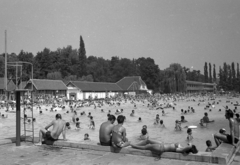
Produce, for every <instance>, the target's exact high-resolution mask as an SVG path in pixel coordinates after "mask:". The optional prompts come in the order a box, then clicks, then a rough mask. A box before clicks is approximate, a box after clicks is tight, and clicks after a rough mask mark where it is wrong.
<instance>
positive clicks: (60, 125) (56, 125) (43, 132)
mask: <svg viewBox="0 0 240 165" xmlns="http://www.w3.org/2000/svg"><path fill="white" fill-rule="evenodd" d="M51 126H53V128H52V131H48V128H49V127H51ZM61 133H62V135H63V140H66V122H65V121H64V120H62V116H61V114H56V120H53V121H52V122H51V123H50V124H48V125H47V126H46V127H45V129H40V131H39V143H37V144H36V145H42V144H43V142H42V139H44V143H45V144H48V145H52V144H53V143H54V141H56V140H58V137H59V136H60V134H61Z"/></svg>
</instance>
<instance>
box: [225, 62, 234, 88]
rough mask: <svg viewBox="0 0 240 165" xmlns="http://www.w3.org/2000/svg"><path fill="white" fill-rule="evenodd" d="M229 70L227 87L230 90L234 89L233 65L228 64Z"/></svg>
mask: <svg viewBox="0 0 240 165" xmlns="http://www.w3.org/2000/svg"><path fill="white" fill-rule="evenodd" d="M227 72H228V77H227V84H226V85H227V89H228V90H233V84H232V70H231V66H230V65H227Z"/></svg>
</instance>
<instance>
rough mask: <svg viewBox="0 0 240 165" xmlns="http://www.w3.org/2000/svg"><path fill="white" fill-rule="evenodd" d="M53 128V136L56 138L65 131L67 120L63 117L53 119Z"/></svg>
mask: <svg viewBox="0 0 240 165" xmlns="http://www.w3.org/2000/svg"><path fill="white" fill-rule="evenodd" d="M52 122H53V128H52V131H51V136H52V137H53V138H54V139H58V137H59V135H60V134H61V133H62V132H63V130H64V127H65V121H64V120H62V119H57V120H53V121H52Z"/></svg>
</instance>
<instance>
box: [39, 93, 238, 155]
mask: <svg viewBox="0 0 240 165" xmlns="http://www.w3.org/2000/svg"><path fill="white" fill-rule="evenodd" d="M175 99H176V100H177V99H178V98H175ZM148 101H149V102H150V103H152V105H151V106H155V107H157V103H156V98H155V99H154V98H151V99H148ZM119 104H120V103H119ZM173 110H175V108H173ZM189 110H190V112H191V113H195V112H194V111H195V110H194V109H193V108H192V107H191V108H190V109H189ZM102 111H103V110H102ZM73 112H74V111H73ZM121 112H123V110H121V111H116V113H115V114H117V115H118V116H117V118H116V117H115V116H114V115H113V114H111V113H108V120H107V121H106V122H103V123H102V124H101V125H100V129H99V142H100V145H102V146H112V147H114V148H119V149H120V148H123V147H128V146H131V147H132V148H135V149H140V150H151V151H153V152H157V153H160V154H161V153H163V152H179V153H193V154H196V153H198V149H197V148H196V146H195V145H193V144H192V143H191V142H192V139H193V136H192V129H191V128H188V129H187V134H188V135H187V141H189V143H188V145H187V146H185V147H183V146H181V145H180V144H179V143H172V144H167V143H164V142H160V141H158V142H157V141H154V140H151V139H150V138H149V136H148V133H147V126H146V125H144V126H143V128H142V130H141V133H142V135H141V136H140V139H141V141H140V142H139V143H132V142H131V141H129V140H128V138H127V133H126V128H125V127H124V126H123V124H124V122H125V120H126V117H125V116H124V115H122V113H121ZM190 112H189V113H190ZM134 113H135V112H134V110H133V111H132V113H131V114H130V116H134ZM184 113H185V112H183V114H184ZM186 113H188V111H187V112H186ZM235 116H236V118H235ZM237 116H238V117H237ZM225 117H226V119H227V120H228V121H229V128H230V131H229V132H230V133H229V134H227V133H226V130H225V129H224V128H221V129H220V130H219V132H218V133H215V134H213V137H214V140H215V143H216V146H213V145H212V142H211V141H210V140H207V141H206V145H207V149H206V152H212V151H213V150H215V149H216V148H217V147H218V146H219V145H220V144H221V143H229V144H232V145H233V146H235V147H237V146H238V145H239V144H238V142H239V137H240V130H239V129H240V120H239V115H238V114H234V112H233V111H232V110H231V109H229V108H228V107H227V106H226V107H225ZM76 119H77V118H76ZM90 119H91V114H90ZM91 120H92V119H91ZM116 120H117V124H114V123H115V121H116ZM139 120H140V119H139ZM92 121H93V120H92ZM75 122H76V123H78V122H79V121H77V120H76V121H75ZM185 122H187V120H186V119H185V117H184V116H183V115H182V116H181V119H180V120H176V125H175V130H181V129H182V128H181V123H185ZM212 122H214V120H210V119H209V117H208V113H207V112H205V113H204V117H203V118H202V119H200V123H199V124H200V125H201V126H205V127H207V124H208V123H212ZM67 123H68V122H66V121H64V120H63V119H62V116H61V114H56V116H55V120H53V121H52V122H51V123H50V124H49V125H47V126H46V127H45V129H40V131H39V143H37V144H36V145H41V144H42V141H43V140H44V142H45V143H46V144H53V143H54V141H56V140H58V138H59V136H60V134H62V135H63V140H66V130H67V126H66V125H67ZM154 124H160V125H162V126H164V127H165V125H164V124H163V121H162V120H160V117H159V115H156V120H155V122H154ZM51 126H52V127H53V128H52V130H51V131H49V128H50V127H51ZM92 127H95V124H94V121H93V122H92V125H91V128H92ZM85 139H86V140H88V139H89V135H88V134H85V135H84V140H85Z"/></svg>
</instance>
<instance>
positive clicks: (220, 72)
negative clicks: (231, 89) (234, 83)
mask: <svg viewBox="0 0 240 165" xmlns="http://www.w3.org/2000/svg"><path fill="white" fill-rule="evenodd" d="M218 77H219V83H218V85H219V86H220V88H221V89H222V88H224V83H223V70H222V68H221V66H219V74H218Z"/></svg>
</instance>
